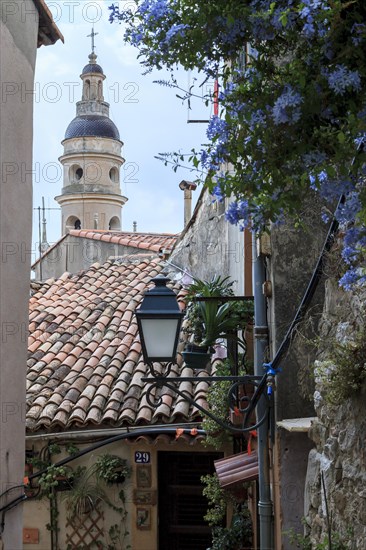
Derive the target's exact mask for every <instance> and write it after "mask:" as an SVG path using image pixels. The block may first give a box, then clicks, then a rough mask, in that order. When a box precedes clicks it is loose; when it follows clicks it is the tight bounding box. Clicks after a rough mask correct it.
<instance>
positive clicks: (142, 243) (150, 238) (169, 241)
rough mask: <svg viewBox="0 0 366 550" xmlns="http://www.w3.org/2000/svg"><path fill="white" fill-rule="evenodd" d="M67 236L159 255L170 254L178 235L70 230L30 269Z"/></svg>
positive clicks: (35, 263) (37, 261)
mask: <svg viewBox="0 0 366 550" xmlns="http://www.w3.org/2000/svg"><path fill="white" fill-rule="evenodd" d="M68 235H71V236H72V237H79V238H82V239H92V240H93V241H102V242H107V243H111V244H117V245H120V246H129V247H131V248H140V249H141V250H149V251H150V252H154V253H155V254H159V253H160V252H162V251H163V250H167V251H168V252H170V251H171V250H172V248H173V246H174V245H175V243H176V241H177V239H178V237H179V235H172V234H171V233H128V232H126V231H103V230H97V229H72V230H71V231H70V232H69V233H68V234H67V235H63V236H62V237H61V238H60V239H59V240H58V241H57V242H55V243H54V244H53V245H52V246H50V247H49V248H48V249H47V250H46V251H45V252H44V253H43V254H42V256H41V258H38V259H37V260H36V261H35V262H34V263H33V264H32V269H33V268H35V266H36V265H37V264H38V263H39V261H40V259H43V258H45V257H46V256H48V254H50V252H51V251H52V250H54V249H55V248H56V247H57V246H58V245H60V244H61V243H62V242H63V241H64V240H65V239H67V237H68Z"/></svg>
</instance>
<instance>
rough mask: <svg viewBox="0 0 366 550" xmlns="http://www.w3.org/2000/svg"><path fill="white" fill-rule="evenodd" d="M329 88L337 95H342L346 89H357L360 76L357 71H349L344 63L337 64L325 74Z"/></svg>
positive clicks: (358, 88) (359, 87) (359, 85)
mask: <svg viewBox="0 0 366 550" xmlns="http://www.w3.org/2000/svg"><path fill="white" fill-rule="evenodd" d="M327 79H328V84H329V88H330V89H331V90H333V92H334V93H336V94H337V95H343V94H345V93H346V92H347V91H352V90H355V91H359V90H360V89H361V78H360V74H359V72H358V71H351V70H349V69H347V67H345V65H337V66H336V68H335V69H334V70H333V71H329V72H328V74H327Z"/></svg>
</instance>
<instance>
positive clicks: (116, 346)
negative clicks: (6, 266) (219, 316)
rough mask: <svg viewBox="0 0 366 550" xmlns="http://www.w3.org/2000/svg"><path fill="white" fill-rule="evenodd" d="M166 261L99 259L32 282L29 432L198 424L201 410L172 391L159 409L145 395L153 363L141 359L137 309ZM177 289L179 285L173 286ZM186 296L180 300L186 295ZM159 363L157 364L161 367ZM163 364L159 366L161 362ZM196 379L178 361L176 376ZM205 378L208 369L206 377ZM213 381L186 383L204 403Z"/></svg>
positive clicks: (184, 387)
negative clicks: (77, 269)
mask: <svg viewBox="0 0 366 550" xmlns="http://www.w3.org/2000/svg"><path fill="white" fill-rule="evenodd" d="M163 267H164V262H163V261H162V260H160V259H158V258H151V256H150V257H143V256H142V257H141V256H140V255H138V257H136V258H135V259H134V260H132V259H131V261H130V262H129V263H126V261H125V259H122V261H119V260H114V261H108V262H106V263H104V264H103V265H99V264H94V265H92V266H91V267H90V268H89V269H88V270H87V271H84V272H80V273H78V274H75V275H70V274H69V273H64V274H63V275H62V276H61V277H60V278H59V279H57V280H54V279H50V280H48V281H46V282H44V283H42V284H40V283H33V284H32V296H31V298H30V326H29V358H28V371H27V403H28V409H27V429H28V430H30V431H37V430H42V431H46V432H47V431H58V430H63V429H65V428H67V429H78V428H84V429H85V428H88V427H104V426H126V425H140V424H141V425H144V424H150V423H152V424H154V423H170V422H185V421H193V420H195V419H197V418H198V417H199V411H198V410H197V409H196V408H192V406H190V405H189V404H188V403H187V402H186V401H185V400H183V399H182V398H179V397H178V398H177V397H175V396H174V395H172V393H171V392H170V391H169V390H165V389H162V390H159V391H160V392H161V394H160V397H161V404H160V405H159V406H158V407H157V408H154V407H152V406H151V405H150V404H149V402H148V401H147V398H146V391H147V384H144V383H143V382H142V381H141V378H142V377H144V376H147V375H148V374H149V373H148V370H147V366H146V365H145V364H144V363H143V360H142V356H141V345H140V341H139V337H138V334H137V323H136V319H135V316H134V310H135V308H136V306H137V305H138V304H139V302H140V301H141V299H142V296H143V293H144V291H145V290H146V289H147V287H148V285H149V283H150V280H151V278H152V277H154V276H156V275H157V274H159V273H160V272H161V271H162V269H163ZM173 288H174V289H175V291H179V286H178V285H177V284H175V285H174V286H173ZM181 296H182V293H181V294H180V296H179V298H181ZM156 366H157V367H158V368H159V365H158V364H157V365H156ZM160 368H161V367H160ZM180 371H181V374H182V376H191V375H192V371H191V369H189V368H187V367H186V366H185V365H184V366H183V367H182V358H181V356H180V354H178V366H174V367H173V370H172V373H171V374H170V376H171V377H172V378H175V377H177V376H178V374H179V372H180ZM202 376H203V377H204V374H202ZM207 387H208V384H207V383H206V382H204V380H202V382H200V383H199V384H197V385H196V386H195V387H194V386H193V385H192V384H191V383H187V382H185V383H182V384H180V390H184V391H186V392H188V394H189V395H190V396H193V397H194V398H195V400H196V401H198V402H199V403H200V405H202V406H206V399H205V396H206V391H207Z"/></svg>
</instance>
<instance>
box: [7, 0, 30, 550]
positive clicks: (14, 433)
mask: <svg viewBox="0 0 366 550" xmlns="http://www.w3.org/2000/svg"><path fill="white" fill-rule="evenodd" d="M0 10H1V21H0V33H1V44H0V52H1V53H0V56H1V60H0V61H1V63H0V66H1V86H2V101H1V106H0V108H1V113H0V119H1V126H0V132H1V133H0V155H1V159H0V160H1V186H0V207H1V215H0V238H1V247H2V258H1V264H0V298H1V299H0V323H1V346H0V401H1V420H0V452H1V455H0V478H1V483H0V490H1V492H2V491H4V490H6V489H8V488H9V487H10V486H18V485H19V484H21V483H22V480H23V476H24V414H25V368H26V352H27V348H26V345H27V338H26V336H27V329H26V327H27V320H28V299H29V273H30V261H31V253H30V251H31V227H32V136H33V95H32V93H30V92H31V91H32V90H33V88H34V87H33V81H34V67H35V59H36V50H37V34H38V12H37V11H36V9H35V6H34V5H33V2H31V1H27V2H24V1H20V0H13V1H12V2H1V7H0ZM21 493H22V490H21V489H15V490H13V491H11V492H10V494H9V500H10V499H11V500H12V499H13V498H15V497H16V496H18V495H19V494H21ZM2 503H3V500H2ZM3 542H4V547H5V549H8V550H15V549H19V548H21V545H22V507H21V506H18V507H16V508H14V509H13V510H11V511H9V512H8V513H7V514H6V516H5V530H4V533H3Z"/></svg>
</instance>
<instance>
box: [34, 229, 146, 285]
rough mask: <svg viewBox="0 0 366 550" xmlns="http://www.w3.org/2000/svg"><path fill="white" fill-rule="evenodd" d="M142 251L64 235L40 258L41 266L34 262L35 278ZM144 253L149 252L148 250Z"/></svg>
mask: <svg viewBox="0 0 366 550" xmlns="http://www.w3.org/2000/svg"><path fill="white" fill-rule="evenodd" d="M143 252H144V251H143V250H142V249H141V248H133V247H130V246H120V245H118V244H113V243H107V242H104V241H94V240H92V239H83V238H79V237H72V236H71V235H66V237H65V238H64V239H63V240H62V241H61V242H60V243H59V244H58V245H57V246H55V247H54V248H53V249H52V250H51V251H50V252H49V253H48V254H47V256H46V257H45V258H44V259H43V260H42V266H41V267H40V263H39V262H38V263H37V264H36V268H35V270H34V271H35V279H36V280H37V281H39V280H43V281H44V280H47V279H50V278H52V277H54V278H57V277H61V275H62V274H63V273H65V272H66V271H68V272H69V273H77V272H78V271H81V270H83V269H88V268H89V267H90V266H91V265H92V264H94V263H96V262H98V263H99V264H103V263H104V262H105V261H106V260H108V258H110V257H111V256H124V255H134V254H141V253H143ZM146 253H147V254H149V252H148V251H147V252H146ZM151 254H152V255H153V254H154V253H151Z"/></svg>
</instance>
